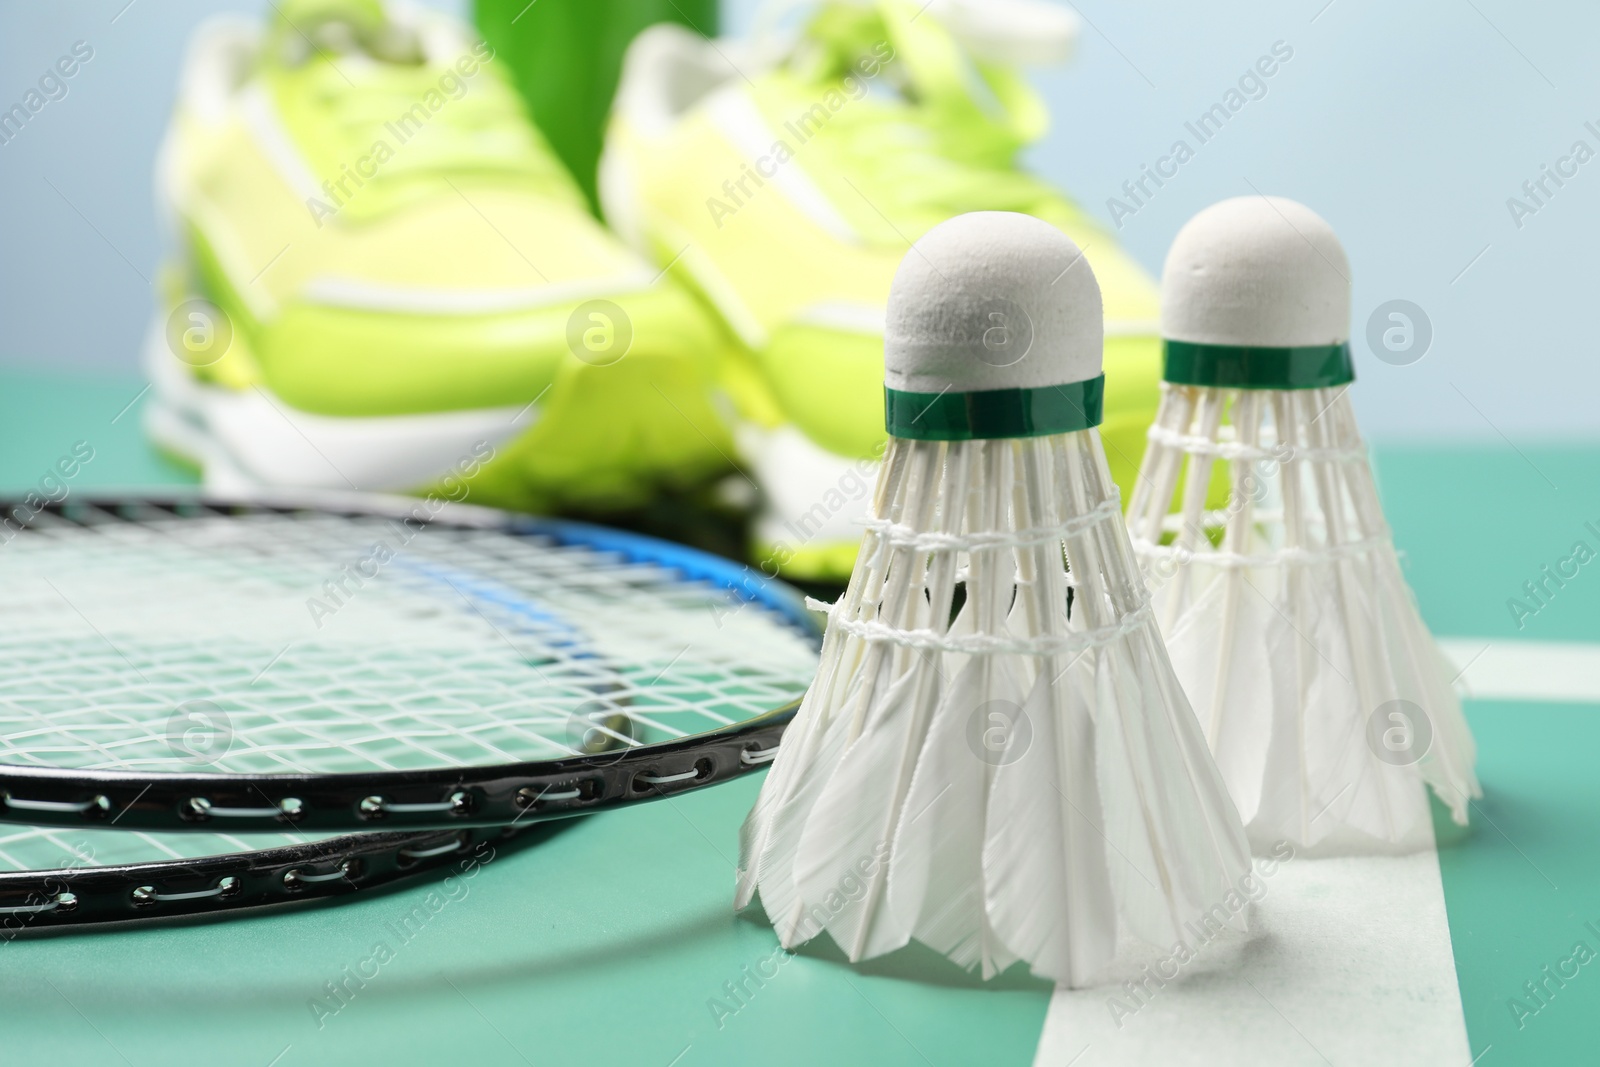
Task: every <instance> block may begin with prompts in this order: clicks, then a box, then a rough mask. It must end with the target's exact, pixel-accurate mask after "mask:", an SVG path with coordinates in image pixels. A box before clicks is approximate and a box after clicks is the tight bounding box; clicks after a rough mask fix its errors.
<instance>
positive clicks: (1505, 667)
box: [1439, 637, 1600, 704]
mask: <svg viewBox="0 0 1600 1067" xmlns="http://www.w3.org/2000/svg"><path fill="white" fill-rule="evenodd" d="M1439 646H1440V647H1441V648H1443V649H1444V653H1445V655H1446V656H1448V657H1449V658H1450V661H1451V662H1452V663H1454V664H1455V665H1456V670H1462V669H1465V671H1466V673H1464V674H1463V675H1462V676H1461V680H1460V682H1459V683H1457V684H1458V685H1460V686H1461V687H1462V689H1463V691H1464V692H1465V693H1466V695H1467V696H1469V697H1471V698H1472V699H1474V700H1530V701H1535V702H1546V703H1558V704H1568V703H1578V704H1600V644H1594V643H1591V642H1585V641H1512V640H1495V641H1491V640H1488V639H1487V638H1482V637H1442V638H1440V639H1439ZM1469 664H1470V665H1469Z"/></svg>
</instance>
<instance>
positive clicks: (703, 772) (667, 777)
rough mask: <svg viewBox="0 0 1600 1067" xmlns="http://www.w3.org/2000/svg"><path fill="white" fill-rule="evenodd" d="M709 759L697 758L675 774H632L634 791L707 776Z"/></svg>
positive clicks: (709, 768) (708, 774)
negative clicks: (686, 768) (690, 765)
mask: <svg viewBox="0 0 1600 1067" xmlns="http://www.w3.org/2000/svg"><path fill="white" fill-rule="evenodd" d="M712 769H713V768H712V766H711V761H710V760H705V759H702V760H698V761H696V762H695V765H694V766H693V767H691V768H689V769H688V770H686V771H680V772H679V773H677V774H645V773H640V774H636V775H634V776H633V788H634V791H635V792H644V791H645V790H647V789H654V788H660V787H661V786H664V785H677V784H679V783H680V782H694V781H698V780H700V779H702V778H706V777H709V776H710V774H711V771H712Z"/></svg>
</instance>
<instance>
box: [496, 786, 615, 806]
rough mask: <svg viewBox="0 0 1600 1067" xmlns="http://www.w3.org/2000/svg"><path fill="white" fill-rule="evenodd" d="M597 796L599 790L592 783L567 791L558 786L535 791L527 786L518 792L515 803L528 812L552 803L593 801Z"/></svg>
mask: <svg viewBox="0 0 1600 1067" xmlns="http://www.w3.org/2000/svg"><path fill="white" fill-rule="evenodd" d="M586 787H587V788H586ZM596 795H597V790H596V789H595V788H594V785H593V783H592V782H584V783H580V784H579V785H575V786H572V787H570V788H566V789H563V788H560V787H556V786H546V787H545V788H543V789H535V788H534V787H533V786H531V785H527V786H523V787H522V788H521V789H519V790H517V792H516V796H515V799H514V800H513V803H515V804H516V806H517V807H519V808H521V809H523V810H524V811H526V810H527V809H529V808H535V807H541V806H543V805H544V804H547V803H549V802H551V801H561V800H593V799H594V797H595V796H596Z"/></svg>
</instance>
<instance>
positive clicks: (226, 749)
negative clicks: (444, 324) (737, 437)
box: [0, 508, 815, 773]
mask: <svg viewBox="0 0 1600 1067" xmlns="http://www.w3.org/2000/svg"><path fill="white" fill-rule="evenodd" d="M50 520H51V521H48V522H44V523H40V524H38V525H36V526H34V527H30V528H29V529H28V530H26V531H24V532H23V533H21V534H18V535H17V536H16V537H14V538H13V540H12V542H11V543H10V544H8V545H7V546H5V549H4V551H3V552H0V582H4V583H5V586H6V588H7V589H8V592H9V593H11V595H12V604H13V608H14V613H15V614H14V618H17V619H19V620H22V624H20V625H14V626H13V627H10V628H8V630H7V631H6V632H4V633H0V761H3V762H8V763H14V764H29V765H36V766H37V765H43V766H59V767H75V768H96V769H101V768H115V769H138V770H144V771H149V772H152V773H160V772H166V773H173V772H185V771H194V770H205V771H223V772H227V773H273V772H286V771H294V772H305V773H336V772H343V771H362V770H404V769H413V768H426V767H435V766H441V765H452V766H468V765H477V764H487V763H503V762H514V761H522V760H541V759H551V758H556V757H560V756H566V755H574V754H580V753H583V752H591V751H595V750H597V749H598V748H609V747H615V746H618V745H638V744H644V743H650V742H653V741H660V740H667V739H671V738H677V737H683V736H687V735H690V734H693V733H698V732H701V731H704V730H707V729H712V728H715V727H720V726H726V725H729V724H731V723H736V722H739V721H743V720H745V719H748V718H751V717H753V716H755V715H758V714H761V713H764V712H766V711H769V710H771V709H772V708H774V707H777V706H781V705H782V704H783V703H785V702H787V701H788V700H791V699H793V698H794V696H796V695H797V694H798V693H799V692H801V691H803V690H804V687H805V685H806V683H807V681H808V680H809V676H810V672H811V670H812V669H813V667H814V663H815V660H814V653H813V652H812V650H811V647H810V645H809V643H808V642H807V641H806V639H805V638H804V637H803V635H800V634H799V633H797V632H795V631H793V630H791V629H790V628H789V627H788V626H787V625H786V624H784V623H783V622H781V621H780V620H778V619H777V618H776V617H774V616H773V615H772V613H771V612H769V611H767V610H766V609H764V608H762V607H759V606H755V605H741V603H740V602H739V601H738V600H737V598H736V597H734V596H733V595H732V594H730V593H729V592H728V591H727V590H725V589H722V588H719V587H715V586H713V585H711V584H709V583H694V582H689V581H687V580H686V579H685V578H684V577H683V575H682V574H681V573H680V572H678V571H676V570H674V569H673V568H671V567H669V566H664V565H661V564H657V563H638V562H632V561H629V560H627V559H625V558H623V557H622V556H620V555H619V554H617V553H614V552H607V551H601V550H597V549H595V548H591V547H586V546H582V545H563V544H556V543H555V542H554V541H552V540H550V539H549V538H546V537H542V536H529V535H517V534H512V533H508V532H506V531H504V530H502V529H495V528H482V529H479V528H473V527H469V526H454V525H450V526H447V525H443V524H439V523H435V524H433V525H431V526H428V527H425V528H412V527H410V526H408V525H406V524H404V523H402V522H399V521H395V520H389V519H383V518H377V517H370V516H357V517H351V516H341V515H332V514H318V513H293V514H282V513H274V512H265V511H263V512H259V513H245V514H236V513H228V514H223V513H221V512H217V511H214V510H209V509H204V508H197V509H194V510H193V512H192V513H190V514H187V515H183V516H175V515H174V514H173V513H172V512H171V511H169V510H164V509H160V508H146V509H140V510H138V511H131V510H122V509H119V510H118V511H117V512H111V511H107V510H105V509H101V508H90V509H84V510H83V511H81V512H74V514H73V518H72V519H71V520H70V521H69V520H68V519H64V518H61V517H59V516H50Z"/></svg>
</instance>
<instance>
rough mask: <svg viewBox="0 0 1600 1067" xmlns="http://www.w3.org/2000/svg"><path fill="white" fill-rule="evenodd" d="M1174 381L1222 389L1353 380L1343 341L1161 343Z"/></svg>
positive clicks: (1315, 385) (1304, 385)
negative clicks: (1251, 344)
mask: <svg viewBox="0 0 1600 1067" xmlns="http://www.w3.org/2000/svg"><path fill="white" fill-rule="evenodd" d="M1161 343H1162V346H1163V347H1164V349H1165V353H1164V355H1165V366H1166V369H1165V371H1164V373H1163V377H1165V378H1166V380H1167V381H1169V382H1171V383H1172V384H1174V385H1205V386H1213V387H1217V388H1224V389H1327V388H1329V387H1330V386H1335V385H1348V384H1350V383H1351V382H1353V381H1355V380H1356V368H1355V365H1354V364H1352V363H1351V362H1350V345H1349V343H1348V342H1346V343H1344V344H1337V345H1305V346H1303V347H1298V348H1247V347H1243V346H1239V345H1199V344H1194V343H1192V342H1190V341H1162V342H1161Z"/></svg>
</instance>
